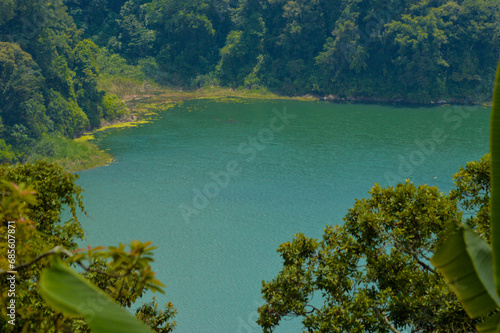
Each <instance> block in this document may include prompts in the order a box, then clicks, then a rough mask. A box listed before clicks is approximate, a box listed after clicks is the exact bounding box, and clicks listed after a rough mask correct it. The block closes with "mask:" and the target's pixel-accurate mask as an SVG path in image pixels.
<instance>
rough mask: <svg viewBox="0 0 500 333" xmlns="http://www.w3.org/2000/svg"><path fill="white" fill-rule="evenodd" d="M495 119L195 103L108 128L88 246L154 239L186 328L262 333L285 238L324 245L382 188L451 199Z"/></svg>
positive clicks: (305, 105)
mask: <svg viewBox="0 0 500 333" xmlns="http://www.w3.org/2000/svg"><path fill="white" fill-rule="evenodd" d="M489 116H490V109H489V108H486V107H478V106H476V107H473V106H469V107H466V106H449V105H447V106H436V107H432V108H429V107H425V108H424V107H401V106H398V107H395V106H381V105H352V104H331V103H324V102H300V101H290V100H275V101H261V100H248V99H221V100H191V101H186V102H184V103H181V104H179V105H177V106H176V107H174V108H171V109H169V110H168V111H165V112H163V113H160V114H159V115H158V117H157V119H156V120H155V121H154V122H152V123H150V124H145V125H142V126H140V127H136V128H127V129H121V130H114V131H113V130H112V131H108V132H106V134H105V136H104V137H103V138H102V139H101V141H100V146H101V147H102V148H104V149H109V150H110V153H111V154H112V155H113V156H115V157H116V160H115V162H114V163H113V164H111V165H109V166H106V167H100V168H96V169H93V170H87V171H83V172H79V173H78V174H79V175H80V177H81V179H80V180H79V181H78V184H79V185H81V186H82V187H83V188H84V190H85V194H84V205H85V208H86V210H87V212H88V214H89V217H82V219H81V221H82V225H83V227H84V230H85V231H86V234H87V240H86V241H85V242H83V244H82V245H86V244H87V243H88V244H90V245H92V246H98V245H117V244H118V243H119V242H129V241H130V240H135V239H139V240H141V241H147V240H151V241H152V242H153V244H154V245H156V246H157V247H158V249H157V250H156V251H155V258H156V262H155V263H154V264H153V268H154V270H155V271H156V272H157V277H158V278H159V279H160V280H161V281H162V282H163V283H164V284H165V285H166V286H167V288H166V294H165V295H161V294H157V295H155V296H157V297H158V300H159V303H160V304H163V303H165V302H168V301H171V302H172V303H173V304H174V306H175V307H176V308H177V309H178V315H177V317H176V321H177V323H178V327H177V329H176V332H222V333H224V332H228V333H229V332H259V331H261V330H259V327H258V326H257V324H256V323H255V320H256V319H257V307H258V306H259V305H260V304H261V303H262V300H261V298H260V289H261V282H262V280H269V279H272V278H273V277H274V276H276V274H277V273H278V272H279V270H280V268H281V259H280V257H279V255H278V253H277V252H276V249H277V248H278V246H279V245H280V244H281V243H283V242H286V241H289V240H291V239H292V237H293V235H294V234H296V233H298V232H302V233H304V234H305V235H306V236H310V237H315V238H318V237H321V235H322V232H323V229H324V227H325V226H326V225H332V224H338V223H342V217H343V216H344V215H345V214H346V212H347V209H348V208H350V207H351V206H352V205H353V203H354V200H355V199H356V198H358V199H360V198H363V197H366V196H367V192H368V191H369V189H370V188H371V187H372V186H373V184H374V183H379V184H380V185H382V186H390V185H395V184H396V183H397V182H401V181H404V180H405V179H410V180H411V181H413V182H414V183H416V184H429V185H435V186H438V187H439V188H440V189H441V190H442V191H443V192H445V191H449V190H450V189H451V188H452V185H453V183H452V179H451V177H452V174H453V173H455V172H457V171H458V169H459V167H460V166H462V165H465V163H466V162H468V161H471V160H476V159H479V158H480V157H481V156H483V155H484V154H485V153H487V152H488V150H489V148H488V147H489V144H488V134H489ZM149 296H150V295H148V297H149ZM148 300H149V298H148V299H147V300H146V301H148ZM138 303H139V305H140V301H139V302H138ZM300 327H301V326H300V325H299V323H297V321H287V322H284V323H283V325H282V327H281V328H280V329H279V330H277V332H293V331H295V332H297V331H300Z"/></svg>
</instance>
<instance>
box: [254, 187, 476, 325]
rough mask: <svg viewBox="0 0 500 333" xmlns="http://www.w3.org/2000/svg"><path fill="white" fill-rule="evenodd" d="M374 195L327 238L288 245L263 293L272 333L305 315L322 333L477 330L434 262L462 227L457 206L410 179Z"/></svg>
mask: <svg viewBox="0 0 500 333" xmlns="http://www.w3.org/2000/svg"><path fill="white" fill-rule="evenodd" d="M369 194H370V197H369V198H367V199H363V200H357V201H356V203H355V205H354V207H353V208H351V209H350V210H349V213H348V214H347V215H346V216H345V218H344V225H343V226H334V227H330V226H329V227H327V228H326V229H325V234H324V236H323V239H322V240H321V241H316V240H314V239H310V238H307V237H305V236H304V235H302V234H298V235H296V236H295V239H294V240H293V241H292V242H288V243H284V244H282V245H281V246H280V248H279V249H278V252H280V253H281V256H282V257H283V261H284V263H283V269H282V270H281V272H280V273H279V274H278V276H277V277H276V278H275V279H274V280H272V281H269V282H265V283H263V288H262V293H263V298H264V299H265V300H266V304H265V305H263V306H262V307H260V308H259V314H260V317H259V320H258V323H259V324H260V325H261V326H262V327H263V328H264V331H265V332H271V331H272V330H273V328H274V327H276V326H277V325H278V324H279V322H280V321H281V320H282V319H283V318H287V317H301V318H302V323H303V325H304V328H305V329H306V330H308V331H314V332H386V331H389V330H393V329H396V330H404V329H408V328H410V329H411V330H415V331H426V332H430V331H440V330H446V331H448V330H449V331H453V332H468V331H470V330H471V329H472V328H473V323H474V322H473V321H472V320H470V319H469V318H468V317H467V315H466V313H465V311H464V310H463V309H462V307H461V306H460V303H459V302H458V300H457V299H456V297H455V296H454V294H453V293H452V292H451V291H450V290H449V289H448V288H447V286H446V283H445V282H444V280H443V279H442V277H441V275H440V274H439V273H438V272H437V271H436V270H434V269H432V268H431V266H430V262H429V255H430V253H432V252H433V251H435V249H436V247H437V239H438V238H440V237H441V236H442V235H444V234H445V232H446V227H447V226H450V225H452V226H458V224H459V223H460V220H461V212H460V211H459V210H458V208H457V206H456V203H455V201H454V200H451V199H450V198H449V197H448V196H447V195H444V194H442V193H440V192H439V190H438V189H437V188H435V187H429V186H426V185H422V186H419V187H416V186H415V185H413V184H412V183H409V182H407V183H405V184H398V185H397V186H396V187H389V188H381V187H379V186H378V185H375V186H374V187H373V188H372V190H371V191H370V192H369ZM315 297H316V298H315ZM317 297H320V299H318V298H317Z"/></svg>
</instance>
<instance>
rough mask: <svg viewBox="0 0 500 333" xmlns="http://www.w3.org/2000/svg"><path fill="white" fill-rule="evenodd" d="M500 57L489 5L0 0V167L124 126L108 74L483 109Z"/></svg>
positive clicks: (397, 0)
mask: <svg viewBox="0 0 500 333" xmlns="http://www.w3.org/2000/svg"><path fill="white" fill-rule="evenodd" d="M499 50H500V2H499V1H497V0H465V1H463V0H457V1H448V0H446V1H445V0H423V1H420V0H419V1H417V0H394V1H388V0H375V1H373V0H342V1H340V0H334V1H332V0H309V1H302V0H296V1H285V0H283V1H278V0H267V1H261V0H239V1H237V0H215V1H207V0H184V1H178V0H128V1H125V0H88V1H84V0H53V1H50V2H49V1H44V0H30V1H28V0H0V116H1V123H0V138H1V139H0V160H1V161H8V160H15V159H18V160H19V159H20V160H22V157H23V153H22V151H23V149H24V147H30V146H31V147H33V145H34V142H35V141H39V139H40V138H41V137H42V136H43V135H44V133H59V134H60V135H64V136H65V137H69V138H72V137H74V136H75V135H77V134H78V133H81V132H82V131H83V130H87V129H91V128H94V127H97V126H99V125H100V124H101V122H102V121H103V120H112V119H114V118H116V117H119V116H120V115H122V114H123V113H125V112H126V110H125V106H124V104H123V103H122V102H121V101H120V100H119V98H117V97H116V96H113V95H111V94H109V93H106V91H105V90H106V86H105V85H102V84H101V85H99V80H100V77H99V76H100V73H102V72H107V73H110V74H116V73H113V71H111V70H110V66H111V65H116V64H117V63H119V64H120V66H134V68H135V70H136V71H137V72H140V75H139V77H141V78H142V79H144V78H147V79H151V80H155V81H156V82H158V83H160V84H163V85H168V86H176V87H178V86H182V87H184V88H199V87H203V86H206V85H215V86H217V85H221V86H228V87H234V88H236V87H245V88H263V89H268V90H271V91H273V92H276V93H279V94H284V95H302V94H313V95H318V96H330V95H331V96H333V97H332V98H333V99H344V98H348V99H354V100H371V101H377V100H380V101H402V102H416V103H430V102H436V101H452V102H484V101H488V100H490V99H491V82H492V81H493V77H494V64H495V63H496V59H497V56H498V52H499ZM125 61H126V62H127V63H128V64H125ZM99 87H101V88H99ZM38 148H40V147H39V146H38ZM45 148H46V147H45ZM40 149H42V150H43V149H44V148H43V147H42V148H40ZM46 150H47V149H46ZM48 150H50V149H48Z"/></svg>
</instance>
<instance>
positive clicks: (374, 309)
mask: <svg viewBox="0 0 500 333" xmlns="http://www.w3.org/2000/svg"><path fill="white" fill-rule="evenodd" d="M371 308H372V309H373V311H375V313H376V314H377V315H378V316H379V317H380V318H382V319H384V321H385V323H386V324H387V326H389V329H390V330H391V331H392V332H393V333H401V332H400V331H398V330H397V329H396V327H394V325H392V324H391V322H390V321H389V319H387V316H386V315H384V313H383V312H380V310H379V309H378V308H377V307H376V306H375V305H371Z"/></svg>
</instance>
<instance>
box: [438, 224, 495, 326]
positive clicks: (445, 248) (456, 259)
mask: <svg viewBox="0 0 500 333" xmlns="http://www.w3.org/2000/svg"><path fill="white" fill-rule="evenodd" d="M492 260H493V259H492V253H491V248H490V247H489V246H488V244H487V243H486V242H485V241H484V240H482V239H481V238H480V237H479V236H477V235H476V234H475V233H474V232H473V231H472V230H470V229H469V228H467V227H465V226H464V227H461V228H460V229H459V230H458V231H457V232H456V233H454V234H453V235H452V236H451V237H450V238H449V239H448V240H446V242H445V243H444V244H443V245H442V246H441V247H440V248H439V249H438V250H437V251H436V253H435V254H434V256H433V257H432V259H431V263H432V264H433V265H434V267H436V268H437V269H438V270H439V272H440V273H441V274H442V275H443V276H444V279H445V280H446V282H447V283H448V285H449V286H450V287H451V288H452V289H453V291H454V292H455V293H456V294H457V296H458V298H459V299H460V301H461V302H462V305H463V307H464V309H465V311H467V313H468V314H469V316H471V317H472V318H477V317H480V316H484V315H487V314H488V313H489V312H491V311H493V310H495V309H496V308H498V307H499V305H500V299H499V298H498V296H497V293H496V290H495V280H494V276H493V267H492Z"/></svg>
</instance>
